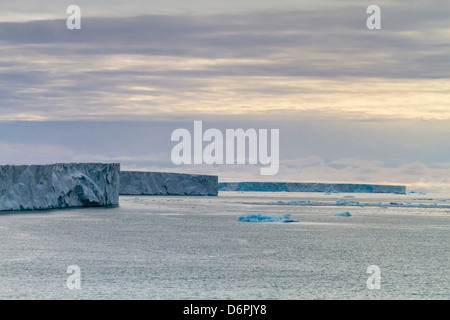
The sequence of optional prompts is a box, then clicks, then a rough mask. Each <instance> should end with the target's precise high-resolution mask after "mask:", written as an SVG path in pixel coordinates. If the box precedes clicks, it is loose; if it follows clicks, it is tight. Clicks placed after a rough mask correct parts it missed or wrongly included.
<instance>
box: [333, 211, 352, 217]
mask: <svg viewBox="0 0 450 320" xmlns="http://www.w3.org/2000/svg"><path fill="white" fill-rule="evenodd" d="M334 216H335V217H351V216H352V215H351V214H350V212H348V211H344V212H340V213H336V214H335V215H334Z"/></svg>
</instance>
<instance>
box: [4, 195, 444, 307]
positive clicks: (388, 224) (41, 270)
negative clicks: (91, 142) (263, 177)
mask: <svg viewBox="0 0 450 320" xmlns="http://www.w3.org/2000/svg"><path fill="white" fill-rule="evenodd" d="M339 199H347V200H351V201H358V202H359V203H360V204H374V203H375V204H376V205H367V206H365V205H360V206H357V205H352V206H337V205H336V201H337V200H339ZM293 200H301V201H293ZM303 200H308V201H310V204H311V205H308V204H307V201H303ZM291 201H292V202H291ZM289 202H291V203H293V205H287V204H286V203H289ZM295 203H298V204H301V205H295ZM391 203H396V204H398V203H401V204H410V205H411V206H396V205H392V204H391ZM416 204H420V205H436V207H431V208H428V207H416V206H413V205H416ZM449 205H450V196H449V195H439V196H438V195H425V196H424V195H417V194H409V195H392V194H389V195H387V194H377V195H375V194H319V193H315V194H314V193H263V192H260V193H246V192H220V193H219V196H218V197H175V196H139V197H135V196H121V197H120V206H118V207H115V208H83V209H64V210H49V211H30V212H16V213H7V212H3V213H0V299H152V300H153V299H177V300H178V299H271V300H273V299H276V300H278V299H283V300H290V299H449V298H450V289H449V280H450V277H449V251H450V208H449ZM342 211H349V212H350V213H351V216H350V217H339V216H335V214H336V213H339V212H342ZM245 213H267V214H284V213H289V214H290V216H291V218H292V219H295V220H298V222H293V223H279V222H268V223H251V222H239V221H238V220H237V218H238V217H239V216H240V215H241V214H245ZM71 266H72V267H73V266H75V267H77V269H76V270H77V272H75V273H74V271H73V270H75V269H73V268H69V267H71ZM371 266H372V267H371ZM373 266H375V267H377V268H378V269H377V270H379V274H377V275H376V276H378V280H379V282H378V283H379V288H378V289H377V288H375V289H374V288H373V286H372V287H371V286H370V285H369V283H370V281H371V280H372V279H373V277H374V274H373V273H371V272H370V270H373ZM369 267H371V268H369ZM75 277H76V278H75ZM74 279H75V281H74ZM73 284H76V286H74V285H73Z"/></svg>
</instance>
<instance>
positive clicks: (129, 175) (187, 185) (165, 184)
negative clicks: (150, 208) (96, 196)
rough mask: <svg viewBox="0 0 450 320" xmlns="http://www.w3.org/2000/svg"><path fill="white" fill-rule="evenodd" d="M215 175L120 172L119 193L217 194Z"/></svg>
mask: <svg viewBox="0 0 450 320" xmlns="http://www.w3.org/2000/svg"><path fill="white" fill-rule="evenodd" d="M217 183H218V177H217V176H209V175H196V174H183V173H168V172H140V171H121V172H120V194H123V195H186V196H217V194H218V191H217Z"/></svg>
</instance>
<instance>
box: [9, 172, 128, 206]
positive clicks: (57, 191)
mask: <svg viewBox="0 0 450 320" xmlns="http://www.w3.org/2000/svg"><path fill="white" fill-rule="evenodd" d="M119 172H120V164H117V163H115V164H102V163H67V164H64V163H63V164H51V165H30V166H27V165H20V166H11V165H4V166H0V210H2V211H4V210H39V209H54V208H69V207H91V206H93V207H98V206H110V205H118V204H119Z"/></svg>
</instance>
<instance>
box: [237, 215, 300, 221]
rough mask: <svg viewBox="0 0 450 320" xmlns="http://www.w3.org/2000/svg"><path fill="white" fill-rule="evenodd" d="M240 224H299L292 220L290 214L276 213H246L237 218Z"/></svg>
mask: <svg viewBox="0 0 450 320" xmlns="http://www.w3.org/2000/svg"><path fill="white" fill-rule="evenodd" d="M237 221H240V222H298V220H295V219H291V215H290V214H289V213H283V214H282V215H278V214H276V213H245V214H242V215H240V216H239V217H238V218H237Z"/></svg>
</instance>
